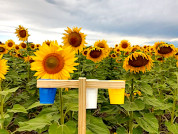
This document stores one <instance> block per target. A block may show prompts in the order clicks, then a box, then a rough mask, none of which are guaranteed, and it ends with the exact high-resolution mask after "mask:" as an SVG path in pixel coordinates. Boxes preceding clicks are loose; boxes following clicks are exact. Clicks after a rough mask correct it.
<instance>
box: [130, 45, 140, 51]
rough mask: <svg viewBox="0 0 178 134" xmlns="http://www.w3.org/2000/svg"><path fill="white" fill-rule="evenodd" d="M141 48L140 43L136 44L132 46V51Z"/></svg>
mask: <svg viewBox="0 0 178 134" xmlns="http://www.w3.org/2000/svg"><path fill="white" fill-rule="evenodd" d="M138 50H140V46H139V45H134V46H132V47H131V52H135V51H138Z"/></svg>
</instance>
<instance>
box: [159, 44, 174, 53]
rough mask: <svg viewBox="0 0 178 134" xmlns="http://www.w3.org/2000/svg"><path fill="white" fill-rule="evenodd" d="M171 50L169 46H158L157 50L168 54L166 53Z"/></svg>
mask: <svg viewBox="0 0 178 134" xmlns="http://www.w3.org/2000/svg"><path fill="white" fill-rule="evenodd" d="M171 52H172V48H171V47H170V46H168V47H165V46H163V47H160V49H159V50H158V53H160V54H168V53H171Z"/></svg>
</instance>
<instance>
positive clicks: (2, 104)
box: [0, 80, 4, 129]
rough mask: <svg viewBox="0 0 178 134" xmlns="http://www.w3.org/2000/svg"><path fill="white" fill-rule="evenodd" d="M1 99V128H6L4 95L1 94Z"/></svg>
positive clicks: (0, 89)
mask: <svg viewBox="0 0 178 134" xmlns="http://www.w3.org/2000/svg"><path fill="white" fill-rule="evenodd" d="M1 82H2V81H1V80H0V91H2V88H1ZM0 100H1V107H0V112H1V119H2V121H1V129H4V97H3V96H2V95H0Z"/></svg>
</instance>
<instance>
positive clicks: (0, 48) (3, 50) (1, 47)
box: [0, 45, 8, 54]
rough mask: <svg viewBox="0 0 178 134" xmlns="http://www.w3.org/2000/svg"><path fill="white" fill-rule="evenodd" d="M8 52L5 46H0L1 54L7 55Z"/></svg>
mask: <svg viewBox="0 0 178 134" xmlns="http://www.w3.org/2000/svg"><path fill="white" fill-rule="evenodd" d="M7 53H8V50H7V48H6V46H5V45H0V54H7Z"/></svg>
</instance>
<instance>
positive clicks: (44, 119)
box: [0, 26, 178, 134]
mask: <svg viewBox="0 0 178 134" xmlns="http://www.w3.org/2000/svg"><path fill="white" fill-rule="evenodd" d="M81 31H82V29H81V28H78V27H73V28H69V27H67V29H66V30H65V31H64V33H63V37H62V39H63V42H62V43H61V42H60V44H62V45H60V44H58V42H57V41H51V40H44V42H43V43H42V44H34V43H33V42H28V37H29V36H30V34H29V33H28V29H27V28H24V27H23V26H18V27H17V28H16V31H15V34H16V35H17V38H18V39H19V41H21V43H20V44H16V43H15V42H14V41H13V40H11V39H9V40H7V41H6V42H0V134H77V133H78V129H77V125H78V89H70V88H64V89H58V90H57V91H56V96H55V101H54V104H43V103H40V101H39V89H38V88H37V79H54V80H55V79H56V80H68V79H69V80H78V78H79V77H86V78H87V79H98V80H125V82H126V84H125V93H124V104H118V105H112V104H110V100H109V93H108V90H107V89H103V90H98V99H97V109H88V110H87V118H86V123H87V124H86V128H87V130H86V134H178V124H177V123H178V117H177V115H178V111H177V110H178V105H177V104H178V48H176V47H175V46H174V45H173V44H168V43H166V42H163V41H160V42H155V44H154V45H153V46H150V45H144V46H139V45H131V43H130V42H129V41H128V40H122V41H120V42H119V43H118V44H114V45H115V47H109V45H108V44H107V41H106V40H97V41H96V42H95V43H94V44H91V45H89V44H87V40H86V38H87V35H86V34H84V33H82V32H81Z"/></svg>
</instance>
